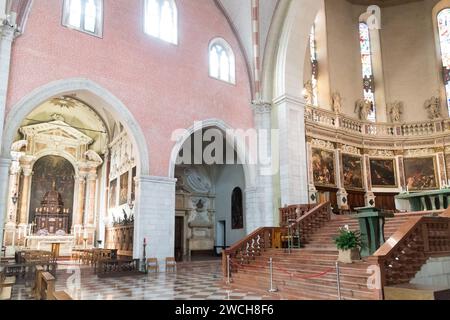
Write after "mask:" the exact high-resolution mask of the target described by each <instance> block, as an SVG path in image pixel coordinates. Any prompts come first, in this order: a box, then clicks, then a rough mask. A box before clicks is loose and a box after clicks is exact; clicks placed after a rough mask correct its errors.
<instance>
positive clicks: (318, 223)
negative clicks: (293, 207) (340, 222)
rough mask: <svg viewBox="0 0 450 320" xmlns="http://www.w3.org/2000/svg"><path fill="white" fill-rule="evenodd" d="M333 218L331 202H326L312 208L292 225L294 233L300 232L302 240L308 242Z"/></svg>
mask: <svg viewBox="0 0 450 320" xmlns="http://www.w3.org/2000/svg"><path fill="white" fill-rule="evenodd" d="M330 219H331V203H330V202H325V203H322V204H319V205H318V206H316V207H314V208H312V209H311V210H310V211H309V212H308V213H306V214H304V215H303V216H301V217H300V218H298V219H297V221H295V222H293V223H292V224H291V225H290V228H291V229H292V230H293V233H299V234H300V242H301V243H305V242H308V240H309V238H310V237H311V236H312V235H313V233H314V232H315V231H317V230H319V229H320V228H321V227H323V225H324V224H325V223H326V222H328V221H330Z"/></svg>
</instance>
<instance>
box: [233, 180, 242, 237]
mask: <svg viewBox="0 0 450 320" xmlns="http://www.w3.org/2000/svg"><path fill="white" fill-rule="evenodd" d="M231 228H232V229H243V228H244V207H243V202H242V190H241V188H239V187H237V188H235V189H234V190H233V193H232V195H231Z"/></svg>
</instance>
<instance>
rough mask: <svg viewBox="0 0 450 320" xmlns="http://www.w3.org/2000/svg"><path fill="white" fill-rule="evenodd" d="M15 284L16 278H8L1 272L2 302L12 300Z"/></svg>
mask: <svg viewBox="0 0 450 320" xmlns="http://www.w3.org/2000/svg"><path fill="white" fill-rule="evenodd" d="M15 282H16V279H15V277H7V276H6V275H5V274H4V273H3V272H0V300H11V295H12V287H13V285H14V284H15Z"/></svg>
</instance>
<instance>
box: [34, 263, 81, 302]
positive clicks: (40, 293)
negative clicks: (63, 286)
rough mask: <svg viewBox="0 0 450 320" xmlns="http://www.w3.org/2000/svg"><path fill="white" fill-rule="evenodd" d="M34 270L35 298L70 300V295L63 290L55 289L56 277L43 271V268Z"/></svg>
mask: <svg viewBox="0 0 450 320" xmlns="http://www.w3.org/2000/svg"><path fill="white" fill-rule="evenodd" d="M37 269H39V270H36V274H37V275H36V285H35V290H34V292H35V295H36V299H37V300H72V297H71V296H70V295H69V294H67V292H65V291H55V284H56V278H55V277H54V276H53V275H52V274H51V273H50V272H45V271H44V268H37Z"/></svg>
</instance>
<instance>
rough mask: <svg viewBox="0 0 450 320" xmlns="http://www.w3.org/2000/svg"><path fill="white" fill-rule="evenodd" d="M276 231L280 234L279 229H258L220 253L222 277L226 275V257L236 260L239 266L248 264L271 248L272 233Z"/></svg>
mask: <svg viewBox="0 0 450 320" xmlns="http://www.w3.org/2000/svg"><path fill="white" fill-rule="evenodd" d="M277 231H278V232H280V231H281V228H277V227H263V228H259V229H257V230H255V231H254V232H252V233H251V234H249V235H248V236H247V237H245V238H244V239H242V240H240V241H238V242H237V243H235V244H234V245H232V246H231V247H230V248H228V249H226V250H224V251H222V271H223V274H224V277H225V276H226V275H227V268H228V266H227V257H228V256H229V257H230V259H236V260H238V261H237V263H239V264H248V263H250V260H254V259H255V257H256V256H259V255H260V254H261V252H262V251H264V250H266V249H268V248H272V247H273V241H274V233H275V232H277ZM280 234H281V232H280ZM235 263H236V262H235ZM230 272H231V271H230Z"/></svg>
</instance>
